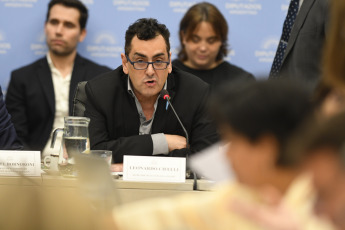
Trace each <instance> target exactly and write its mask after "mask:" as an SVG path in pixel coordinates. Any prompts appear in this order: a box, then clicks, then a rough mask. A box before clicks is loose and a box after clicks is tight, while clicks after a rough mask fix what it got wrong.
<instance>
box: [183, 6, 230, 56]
mask: <svg viewBox="0 0 345 230" xmlns="http://www.w3.org/2000/svg"><path fill="white" fill-rule="evenodd" d="M201 22H208V23H210V24H211V26H212V28H213V29H214V32H215V33H216V35H217V37H218V38H219V40H220V41H221V42H222V45H221V47H220V49H219V52H218V55H217V57H216V60H217V61H219V60H222V59H223V58H224V57H225V56H226V55H227V53H228V50H227V48H228V23H227V22H226V20H225V18H224V16H223V15H222V13H221V12H220V11H219V10H218V9H217V7H216V6H214V5H212V4H211V3H208V2H201V3H198V4H195V5H193V6H192V7H191V8H189V10H188V11H187V12H186V14H185V15H184V16H183V18H182V20H181V22H180V29H179V37H180V46H181V50H180V51H179V53H178V58H179V59H180V61H186V60H187V59H188V57H187V54H186V50H185V47H184V45H183V42H182V34H184V35H185V36H186V38H187V40H189V39H191V37H192V34H193V32H194V30H195V29H196V28H197V26H198V25H199V24H200V23H201Z"/></svg>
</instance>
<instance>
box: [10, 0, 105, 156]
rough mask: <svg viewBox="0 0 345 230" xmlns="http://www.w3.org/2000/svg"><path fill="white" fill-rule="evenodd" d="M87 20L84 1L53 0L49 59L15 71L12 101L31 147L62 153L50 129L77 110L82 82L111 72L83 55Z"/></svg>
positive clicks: (23, 137) (16, 120) (17, 124)
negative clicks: (77, 91) (52, 144)
mask: <svg viewBox="0 0 345 230" xmlns="http://www.w3.org/2000/svg"><path fill="white" fill-rule="evenodd" d="M87 18H88V10H87V8H86V7H85V5H84V4H83V3H81V2H80V1H79V0H52V1H51V2H50V3H49V5H48V12H47V18H46V22H45V26H44V31H45V35H46V42H47V46H48V49H49V50H48V53H47V55H46V57H44V58H41V59H39V60H37V61H35V62H34V63H32V64H30V65H27V66H24V67H22V68H20V69H17V70H14V71H13V72H12V75H11V80H10V84H9V87H8V91H7V95H6V105H7V109H8V111H9V113H10V114H11V115H12V121H13V123H14V126H15V128H16V130H17V134H18V137H19V139H20V140H21V141H22V142H23V144H24V148H25V149H28V150H39V151H43V156H44V155H50V154H52V153H54V154H57V153H58V151H59V148H60V146H59V145H55V146H56V148H55V149H50V133H51V132H52V130H54V129H55V128H59V127H60V128H62V127H64V117H65V116H68V115H69V114H71V113H72V109H71V108H72V106H73V102H72V100H73V96H74V90H75V88H76V86H77V84H78V82H80V81H86V80H90V79H91V78H93V77H95V76H97V75H98V74H100V73H104V72H107V71H110V69H109V68H107V67H105V66H100V65H98V64H96V63H94V62H92V61H90V60H87V59H85V58H83V57H81V56H80V55H79V54H77V45H78V43H79V42H82V41H83V40H84V38H85V36H86V28H85V27H86V22H87Z"/></svg>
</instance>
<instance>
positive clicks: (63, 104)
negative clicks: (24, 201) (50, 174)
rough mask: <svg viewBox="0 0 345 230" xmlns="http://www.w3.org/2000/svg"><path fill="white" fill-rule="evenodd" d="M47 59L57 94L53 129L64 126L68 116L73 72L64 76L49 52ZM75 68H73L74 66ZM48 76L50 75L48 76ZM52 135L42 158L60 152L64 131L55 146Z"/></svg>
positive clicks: (55, 93)
mask: <svg viewBox="0 0 345 230" xmlns="http://www.w3.org/2000/svg"><path fill="white" fill-rule="evenodd" d="M47 61H48V65H49V68H50V71H51V73H52V76H51V77H52V80H53V85H54V95H55V117H54V123H53V129H52V131H53V130H54V129H56V128H63V127H64V117H66V116H68V109H69V108H68V104H69V103H68V98H69V88H70V82H71V76H72V72H71V73H69V74H68V75H67V76H66V77H63V76H62V75H61V73H60V71H59V70H58V69H57V68H56V67H55V66H54V64H53V62H52V60H51V58H50V55H49V53H48V54H47ZM72 69H73V68H72ZM47 77H48V76H47ZM51 140H52V136H50V138H49V140H48V142H47V143H46V146H45V147H44V149H43V152H42V160H43V158H44V157H45V156H49V155H50V154H59V151H60V147H61V140H62V133H59V135H58V137H57V139H56V141H55V146H54V148H50V143H51Z"/></svg>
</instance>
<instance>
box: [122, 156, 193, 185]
mask: <svg viewBox="0 0 345 230" xmlns="http://www.w3.org/2000/svg"><path fill="white" fill-rule="evenodd" d="M123 180H127V181H147V182H185V181H186V158H181V157H154V156H152V157H151V156H124V157H123Z"/></svg>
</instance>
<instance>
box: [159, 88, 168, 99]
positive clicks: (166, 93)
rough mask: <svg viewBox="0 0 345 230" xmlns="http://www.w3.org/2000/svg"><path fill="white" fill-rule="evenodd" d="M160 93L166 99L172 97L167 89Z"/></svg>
mask: <svg viewBox="0 0 345 230" xmlns="http://www.w3.org/2000/svg"><path fill="white" fill-rule="evenodd" d="M160 95H161V97H162V98H163V99H164V100H166V99H170V96H169V92H168V90H166V89H162V90H161V92H160Z"/></svg>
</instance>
